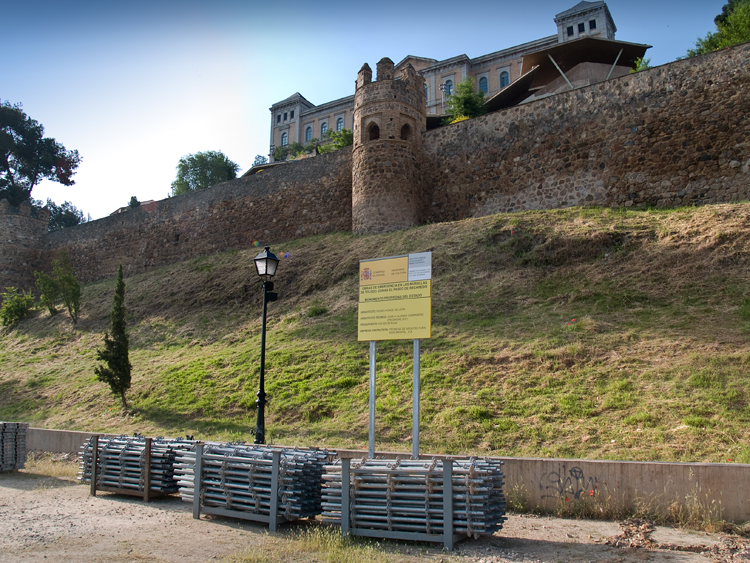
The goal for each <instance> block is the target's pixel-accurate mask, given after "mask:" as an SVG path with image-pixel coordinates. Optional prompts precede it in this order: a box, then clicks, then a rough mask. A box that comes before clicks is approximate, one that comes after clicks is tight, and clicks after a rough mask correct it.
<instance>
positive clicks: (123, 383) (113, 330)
mask: <svg viewBox="0 0 750 563" xmlns="http://www.w3.org/2000/svg"><path fill="white" fill-rule="evenodd" d="M125 313H126V309H125V282H124V281H123V280H122V264H120V268H119V269H118V270H117V284H116V285H115V298H114V302H113V303H112V312H111V313H110V315H109V323H110V326H109V332H108V333H106V334H105V335H104V347H103V348H102V349H101V350H98V351H97V353H96V357H97V360H99V361H100V362H104V363H103V364H102V365H100V366H97V367H96V368H95V369H94V373H96V377H97V379H99V381H102V382H104V383H106V384H108V385H109V388H110V389H111V390H112V393H113V394H114V395H115V396H116V397H119V398H120V400H121V401H122V406H123V408H128V402H127V400H126V399H125V392H126V391H127V390H128V389H130V371H131V369H132V367H133V366H132V365H130V358H129V357H128V347H129V343H128V333H127V330H126V329H125Z"/></svg>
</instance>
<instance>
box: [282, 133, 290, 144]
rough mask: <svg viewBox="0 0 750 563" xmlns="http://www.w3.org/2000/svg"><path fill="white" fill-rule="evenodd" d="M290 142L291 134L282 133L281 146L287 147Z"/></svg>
mask: <svg viewBox="0 0 750 563" xmlns="http://www.w3.org/2000/svg"><path fill="white" fill-rule="evenodd" d="M288 144H289V135H288V134H287V133H282V134H281V146H282V147H285V146H287V145H288Z"/></svg>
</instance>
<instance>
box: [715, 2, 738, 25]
mask: <svg viewBox="0 0 750 563" xmlns="http://www.w3.org/2000/svg"><path fill="white" fill-rule="evenodd" d="M742 2H743V0H729V2H727V3H726V4H724V6H723V7H722V8H721V13H720V14H719V15H718V16H716V17H715V18H714V23H715V24H716V25H717V26H718V25H719V24H724V25H726V23H727V18H728V17H729V14H731V13H732V12H733V11H734V9H735V8H736V7H737V6H738V5H739V4H742Z"/></svg>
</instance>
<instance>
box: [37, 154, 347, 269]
mask: <svg viewBox="0 0 750 563" xmlns="http://www.w3.org/2000/svg"><path fill="white" fill-rule="evenodd" d="M349 230H351V150H349V149H343V150H340V151H336V152H335V153H331V154H329V155H322V156H320V157H317V158H310V159H306V160H301V161H298V162H297V161H295V162H291V163H289V164H287V165H281V166H279V167H274V168H270V169H268V170H264V171H262V172H260V173H258V174H255V175H253V176H248V177H246V178H240V179H237V180H232V181H230V182H226V183H223V184H219V185H217V186H213V187H212V188H209V189H207V190H204V191H201V192H197V193H194V194H187V195H184V196H177V197H173V198H168V199H164V200H161V201H158V202H156V203H155V204H152V206H151V207H150V206H143V205H142V206H141V207H138V208H135V209H131V210H128V211H126V212H124V213H120V214H117V215H112V216H110V217H106V218H104V219H100V220H97V221H92V222H90V223H84V224H83V225H79V226H76V227H74V228H68V229H62V230H59V231H54V232H52V233H49V234H48V235H46V236H45V237H44V244H45V250H46V252H47V255H48V260H51V259H52V258H54V257H55V255H56V254H57V253H58V252H59V251H60V250H67V251H68V252H69V253H70V256H71V259H72V261H73V264H74V267H75V269H76V271H77V273H78V277H79V279H81V280H84V281H91V280H96V279H101V278H109V277H113V276H114V275H115V274H116V273H117V267H118V265H119V264H121V263H122V265H123V270H124V271H125V272H126V274H135V273H140V272H144V271H146V270H149V269H151V268H154V267H158V266H161V265H164V264H168V263H171V262H178V261H181V260H186V259H190V258H195V257H198V256H206V255H210V254H214V253H217V252H222V251H225V250H230V249H242V248H249V247H251V246H253V243H254V242H255V241H258V242H259V243H260V246H261V247H262V246H263V245H264V244H276V243H279V242H284V241H289V240H293V239H297V238H301V237H306V236H311V235H315V234H320V233H327V232H334V231H349Z"/></svg>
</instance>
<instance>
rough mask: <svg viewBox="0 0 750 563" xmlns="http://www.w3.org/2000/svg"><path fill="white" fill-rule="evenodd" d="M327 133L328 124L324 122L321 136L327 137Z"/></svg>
mask: <svg viewBox="0 0 750 563" xmlns="http://www.w3.org/2000/svg"><path fill="white" fill-rule="evenodd" d="M326 131H328V123H326V122H325V121H324V122H323V123H321V124H320V136H321V137H322V136H323V135H325V132H326Z"/></svg>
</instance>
